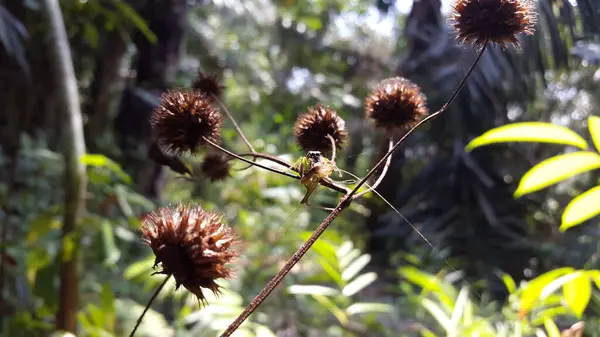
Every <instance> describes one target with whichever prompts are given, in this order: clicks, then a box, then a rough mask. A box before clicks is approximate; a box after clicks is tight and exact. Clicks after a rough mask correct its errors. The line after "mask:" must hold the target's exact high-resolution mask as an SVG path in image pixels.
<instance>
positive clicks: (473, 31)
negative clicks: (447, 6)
mask: <svg viewBox="0 0 600 337" xmlns="http://www.w3.org/2000/svg"><path fill="white" fill-rule="evenodd" d="M534 6H535V5H534V4H533V2H532V1H531V0H455V1H454V3H453V4H452V14H451V16H450V21H451V25H452V27H453V28H454V30H455V31H456V33H457V39H458V40H459V41H461V42H462V43H467V44H473V45H474V46H475V47H478V48H479V47H481V46H483V45H484V44H485V42H486V41H488V42H490V43H497V44H498V45H500V47H502V48H503V49H506V47H507V45H509V44H512V45H514V46H515V47H518V46H519V43H520V42H519V40H518V39H517V35H518V34H519V33H525V34H526V35H533V33H534V31H535V24H536V23H537V14H536V12H535V8H534Z"/></svg>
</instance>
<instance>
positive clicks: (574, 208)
mask: <svg viewBox="0 0 600 337" xmlns="http://www.w3.org/2000/svg"><path fill="white" fill-rule="evenodd" d="M598 214H600V186H596V187H594V188H591V189H589V190H587V191H586V192H584V193H582V194H580V195H579V196H577V197H576V198H575V199H573V200H571V202H570V203H569V205H567V208H565V211H564V212H563V215H562V224H561V225H560V230H561V231H566V230H567V229H569V228H571V227H573V226H577V225H579V224H580V223H582V222H584V221H586V220H589V219H591V218H593V217H595V216H596V215H598Z"/></svg>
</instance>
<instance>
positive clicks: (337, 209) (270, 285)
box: [221, 197, 352, 337]
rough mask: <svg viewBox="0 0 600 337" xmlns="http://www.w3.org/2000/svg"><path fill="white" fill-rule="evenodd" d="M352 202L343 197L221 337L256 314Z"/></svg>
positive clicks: (229, 334) (225, 336)
mask: <svg viewBox="0 0 600 337" xmlns="http://www.w3.org/2000/svg"><path fill="white" fill-rule="evenodd" d="M351 201H352V200H351V199H349V198H346V197H342V200H341V201H340V202H339V204H338V205H337V206H336V207H335V208H334V209H333V210H332V211H331V213H329V215H328V216H327V217H326V218H325V220H323V222H321V224H320V225H319V227H317V229H315V231H314V232H313V234H312V235H311V236H310V238H308V240H307V241H306V242H305V243H304V244H302V246H301V247H300V248H299V249H298V251H296V253H294V255H292V257H291V258H290V259H289V260H288V261H287V262H286V263H285V265H284V266H283V268H281V270H280V271H279V272H278V273H277V275H275V276H274V277H273V278H272V279H271V281H269V283H267V285H266V286H265V287H264V288H263V290H261V291H260V293H258V295H256V297H254V299H253V300H252V302H250V304H248V306H247V307H246V308H245V309H244V311H243V312H242V313H241V314H240V315H239V316H238V317H237V318H236V319H235V321H233V323H231V325H229V327H227V330H225V332H223V333H222V334H221V337H228V336H231V334H232V333H233V332H234V331H235V330H237V328H238V327H239V326H240V325H241V324H242V323H243V322H244V321H245V320H246V318H248V316H250V314H252V312H254V310H256V308H258V306H260V304H261V303H262V302H263V301H264V300H265V299H266V298H267V297H268V296H269V295H270V294H271V292H273V290H274V289H275V288H276V287H277V286H278V285H279V283H281V281H282V280H283V278H284V277H285V276H286V275H287V273H289V271H290V270H291V269H292V268H293V267H294V266H295V265H296V263H298V261H300V259H302V257H303V256H304V254H306V252H308V250H309V249H310V247H311V246H312V245H313V244H314V243H315V242H316V241H317V239H318V238H319V237H320V236H321V234H323V232H325V230H326V229H327V227H329V225H331V223H332V222H333V220H335V218H337V217H338V215H340V213H341V212H342V211H343V210H344V209H345V208H347V207H348V206H349V205H350V202H351Z"/></svg>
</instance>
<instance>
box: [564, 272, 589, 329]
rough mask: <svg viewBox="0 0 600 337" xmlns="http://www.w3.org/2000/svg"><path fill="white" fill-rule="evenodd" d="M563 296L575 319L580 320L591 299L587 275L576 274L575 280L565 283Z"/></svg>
mask: <svg viewBox="0 0 600 337" xmlns="http://www.w3.org/2000/svg"><path fill="white" fill-rule="evenodd" d="M563 295H564V297H565V302H567V305H568V306H569V308H571V310H573V312H574V313H575V315H576V316H577V318H581V315H583V312H584V311H585V308H586V307H587V305H588V303H589V302H590V298H591V297H592V284H591V281H590V278H589V277H588V275H587V274H585V273H578V276H577V277H576V278H574V279H572V280H570V281H569V282H567V283H565V285H564V286H563Z"/></svg>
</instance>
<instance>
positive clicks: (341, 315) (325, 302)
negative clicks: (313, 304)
mask: <svg viewBox="0 0 600 337" xmlns="http://www.w3.org/2000/svg"><path fill="white" fill-rule="evenodd" d="M312 297H313V298H314V299H315V300H317V302H319V303H321V305H322V306H324V307H325V308H327V310H329V312H331V314H332V315H333V316H335V318H337V320H338V321H339V322H340V324H341V325H342V326H346V325H348V322H349V320H348V316H346V313H345V312H344V311H343V310H342V309H340V308H339V307H338V306H337V305H336V304H335V303H333V301H331V300H330V299H329V298H327V297H325V296H323V295H315V294H313V295H312Z"/></svg>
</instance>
